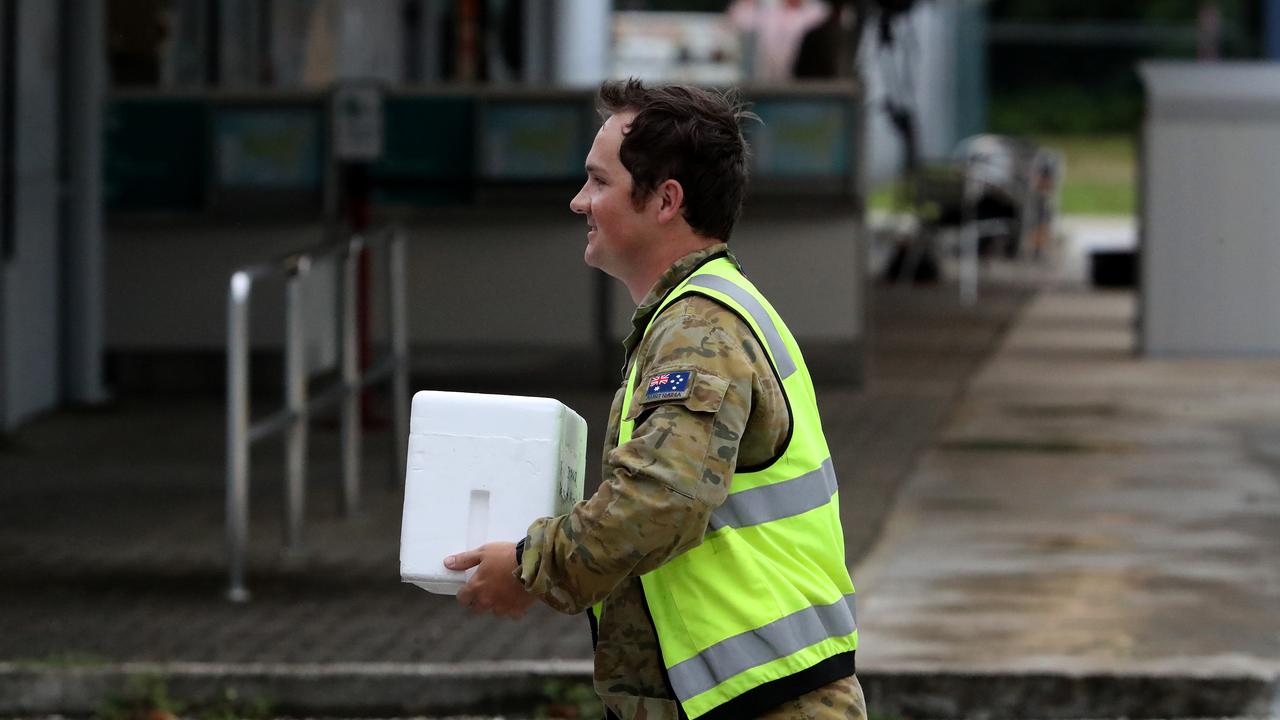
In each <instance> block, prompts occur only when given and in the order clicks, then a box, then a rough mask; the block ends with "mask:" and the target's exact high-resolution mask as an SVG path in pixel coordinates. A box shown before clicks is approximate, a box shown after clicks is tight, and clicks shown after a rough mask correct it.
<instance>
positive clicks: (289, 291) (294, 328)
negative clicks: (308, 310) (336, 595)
mask: <svg viewBox="0 0 1280 720" xmlns="http://www.w3.org/2000/svg"><path fill="white" fill-rule="evenodd" d="M310 270H311V259H310V258H308V257H306V256H305V255H304V256H302V257H299V258H298V259H297V265H296V266H295V267H294V269H293V273H292V274H290V276H289V279H288V281H287V286H286V289H285V333H286V339H285V373H284V384H285V410H286V411H287V412H288V413H289V418H290V419H289V426H288V428H289V429H288V432H287V435H286V437H285V467H286V474H285V553H286V555H289V556H292V557H299V556H301V555H302V554H303V546H302V522H303V518H304V516H305V515H306V500H307V498H306V493H307V487H306V482H307V479H306V478H307V424H308V419H309V415H308V412H307V371H306V357H305V352H306V337H305V334H304V333H305V328H306V318H305V308H304V300H303V297H302V292H303V283H305V282H306V280H307V277H308V275H309V274H310Z"/></svg>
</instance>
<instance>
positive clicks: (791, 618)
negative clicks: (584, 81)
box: [446, 80, 865, 720]
mask: <svg viewBox="0 0 1280 720" xmlns="http://www.w3.org/2000/svg"><path fill="white" fill-rule="evenodd" d="M600 102H601V106H602V111H604V112H606V113H608V117H607V119H606V120H605V122H604V125H603V126H602V127H601V128H600V131H599V133H597V135H596V138H595V142H594V144H593V145H592V147H591V151H590V153H589V154H588V155H587V161H586V170H587V180H586V183H585V184H584V185H583V187H582V190H581V191H579V193H578V194H577V196H576V197H574V198H573V201H572V202H571V203H570V208H571V209H572V210H573V211H574V212H576V213H578V214H580V215H583V216H585V218H586V221H587V245H586V250H585V259H586V262H587V264H588V265H590V266H592V267H596V268H599V269H601V270H603V271H604V272H606V273H608V274H609V275H611V276H613V277H615V278H617V279H618V280H620V281H621V282H622V283H623V284H625V285H626V286H627V289H628V290H629V291H630V293H631V297H632V299H633V300H634V301H635V302H636V303H637V305H638V307H637V309H636V312H635V316H634V319H633V323H634V330H633V332H632V333H631V335H630V337H628V338H627V340H626V343H625V347H626V351H627V362H626V368H625V371H624V382H623V386H622V388H620V389H619V391H618V394H617V396H616V397H615V398H614V402H613V409H612V411H611V413H610V424H609V430H608V434H607V437H606V439H605V455H604V473H603V480H602V483H601V486H600V489H599V490H598V491H597V492H596V493H595V495H593V496H592V497H591V498H589V499H587V500H585V501H583V502H581V503H579V504H578V505H576V506H575V507H574V508H573V510H572V511H571V512H570V513H569V514H568V515H564V516H561V517H555V518H541V519H539V520H537V521H535V522H534V523H533V524H532V525H531V526H530V527H529V534H528V536H527V537H526V538H525V539H524V540H522V541H521V542H520V543H519V544H516V545H513V544H511V543H490V544H487V545H484V546H482V547H480V548H477V549H475V550H472V551H470V552H466V553H461V554H459V555H456V556H452V557H450V558H448V559H446V565H447V566H449V567H450V568H453V569H455V570H462V569H468V568H472V567H475V568H476V571H475V573H474V574H473V576H472V578H471V579H470V580H469V581H468V583H467V585H466V586H464V587H463V589H462V590H461V591H460V592H459V593H458V601H459V602H461V603H463V604H465V605H467V606H468V607H471V608H472V609H473V610H476V611H480V612H493V613H495V614H499V615H506V616H519V615H521V614H523V613H524V611H525V610H526V609H527V608H528V607H529V605H530V604H532V602H533V601H534V600H535V599H541V600H542V601H544V602H546V603H547V604H548V605H550V606H551V607H553V608H555V609H557V610H559V611H561V612H565V613H576V612H582V611H584V610H589V613H588V617H589V618H590V619H591V626H592V631H593V638H592V639H593V641H594V644H595V687H596V691H597V692H598V693H599V695H600V697H601V699H602V700H603V701H604V703H605V705H606V706H607V707H608V709H609V713H610V715H609V716H610V717H617V718H628V719H630V718H683V717H688V718H751V717H761V718H769V719H770V720H784V719H785V720H793V719H795V720H798V719H799V718H806V719H808V718H821V719H825V718H863V717H864V716H865V706H864V703H863V699H862V691H861V688H860V687H859V686H858V682H857V679H856V677H855V676H854V674H853V673H854V662H853V656H854V650H855V649H856V647H857V628H856V624H855V620H854V615H853V612H852V599H853V584H852V583H851V582H850V581H849V575H848V572H847V570H846V568H845V565H844V541H843V534H842V532H841V529H840V521H839V512H838V507H837V504H836V503H837V501H836V495H835V491H836V485H835V477H834V474H833V472H832V470H831V464H830V455H829V452H828V451H827V447H826V442H825V440H824V438H823V436H822V429H821V425H820V421H819V419H818V414H817V407H816V405H815V403H814V398H813V387H812V384H811V383H810V381H809V376H808V372H807V370H806V369H805V367H804V361H803V358H802V357H801V356H800V353H799V350H798V348H797V347H796V345H795V340H794V339H793V338H792V337H791V334H790V333H789V332H788V331H787V330H786V327H785V325H783V324H782V322H781V321H780V320H779V319H778V318H777V316H776V313H774V312H773V311H772V309H771V308H769V306H768V302H767V301H766V300H765V299H764V298H763V297H762V296H761V295H760V294H759V292H758V291H757V290H756V289H755V288H754V287H753V286H752V285H751V284H750V282H748V281H747V280H746V278H745V277H744V276H743V275H742V274H741V271H740V270H739V268H738V264H737V261H736V260H735V259H734V257H733V255H732V254H731V253H730V252H729V249H728V247H727V246H726V244H725V242H724V241H725V240H727V239H728V238H729V235H730V232H731V231H732V229H733V225H734V222H735V221H736V219H737V217H738V214H739V211H740V209H741V205H742V198H743V194H744V192H745V186H746V173H747V148H746V144H745V142H744V140H743V137H742V132H741V129H740V127H739V122H740V120H742V119H743V118H744V117H748V115H747V114H746V113H743V112H741V111H739V109H738V108H737V107H736V106H735V104H733V103H732V102H730V101H728V100H727V99H726V98H724V97H721V96H718V95H714V94H712V93H708V92H705V91H702V90H698V89H695V88H688V87H665V88H645V87H644V86H643V85H642V84H641V83H640V82H639V81H635V80H632V81H628V82H625V83H622V82H617V83H605V84H604V85H603V86H602V87H601V89H600Z"/></svg>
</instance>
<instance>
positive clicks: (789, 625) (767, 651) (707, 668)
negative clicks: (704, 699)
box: [667, 594, 858, 702]
mask: <svg viewBox="0 0 1280 720" xmlns="http://www.w3.org/2000/svg"><path fill="white" fill-rule="evenodd" d="M857 629H858V624H857V620H856V614H855V610H854V596H853V595H852V594H850V595H845V596H844V597H843V598H841V599H840V600H837V601H835V602H834V603H832V604H830V605H819V606H816V607H810V608H805V609H804V610H800V611H799V612H795V613H792V614H790V615H788V616H786V617H784V618H781V619H779V620H775V621H773V622H771V623H769V624H768V625H765V626H764V627H761V628H756V629H755V630H748V631H747V632H744V633H741V634H739V635H734V636H733V637H731V638H727V639H725V640H721V641H720V642H718V643H716V644H715V645H712V646H711V647H709V648H707V649H706V650H703V651H702V652H700V653H698V654H697V655H694V656H693V657H691V658H689V659H688V660H685V661H683V662H681V663H678V664H676V666H675V667H672V668H670V669H668V670H667V674H668V675H669V676H670V677H671V687H672V688H673V689H674V690H675V691H676V696H677V697H679V698H680V701H681V702H684V701H686V700H688V699H690V698H692V697H695V696H697V695H701V694H702V693H704V692H706V691H708V690H710V689H711V688H713V687H715V686H717V685H719V684H720V683H722V682H724V681H725V680H728V679H729V678H731V677H733V676H734V675H737V674H738V673H740V672H743V671H744V670H750V669H751V668H753V667H757V666H759V665H763V664H765V663H767V662H769V661H771V660H777V659H778V658H782V657H786V656H788V655H791V654H794V653H797V652H799V651H801V650H803V649H805V648H807V647H809V646H810V645H813V644H815V643H819V642H822V641H823V640H826V639H827V638H833V637H842V636H845V635H848V634H850V633H852V632H853V631H854V630H857Z"/></svg>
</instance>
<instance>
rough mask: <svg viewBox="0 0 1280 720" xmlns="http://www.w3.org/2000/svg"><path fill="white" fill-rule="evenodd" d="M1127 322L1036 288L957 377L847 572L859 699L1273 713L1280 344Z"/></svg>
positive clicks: (947, 710)
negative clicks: (983, 356) (1272, 349)
mask: <svg viewBox="0 0 1280 720" xmlns="http://www.w3.org/2000/svg"><path fill="white" fill-rule="evenodd" d="M1133 328H1134V302H1133V297H1132V295H1131V294H1127V293H1098V292H1083V291H1079V290H1057V291H1047V292H1045V293H1042V294H1041V295H1040V296H1039V297H1037V298H1036V300H1034V301H1033V302H1032V304H1031V305H1030V306H1029V308H1028V309H1027V310H1025V311H1024V312H1023V313H1022V315H1021V317H1020V318H1019V320H1018V322H1017V323H1016V324H1015V326H1014V328H1013V329H1012V330H1011V332H1010V333H1009V334H1008V335H1007V336H1006V338H1005V340H1004V342H1003V344H1002V345H1001V347H1000V349H999V350H998V351H997V352H996V353H995V355H994V356H993V357H992V359H991V360H990V361H989V362H988V363H987V364H986V365H985V367H984V368H983V369H982V370H981V371H980V372H979V373H978V375H977V376H976V377H975V378H974V379H973V380H972V381H971V382H970V383H969V385H968V389H967V391H966V393H965V395H964V397H963V399H962V400H961V401H960V403H959V404H958V406H957V408H956V410H955V413H954V415H953V416H952V418H951V420H950V422H949V423H948V424H947V427H946V428H945V430H944V431H943V433H942V434H941V435H940V437H939V438H938V440H937V442H936V443H935V445H934V447H933V448H932V449H931V450H930V451H929V452H928V453H927V454H926V455H925V456H924V458H923V459H922V461H921V463H920V465H919V466H918V468H917V469H916V471H915V472H914V473H913V476H912V478H911V479H910V480H909V481H908V483H907V484H906V486H905V488H904V490H903V492H902V494H901V495H900V496H899V499H898V503H897V505H896V507H895V510H894V512H893V514H892V515H891V517H890V520H889V522H888V524H887V526H886V528H885V531H884V533H883V535H882V536H881V538H880V541H879V543H878V544H877V545H876V547H875V549H874V550H873V551H872V553H871V554H870V556H869V557H868V558H867V559H866V561H865V562H863V563H862V564H861V565H860V566H859V567H858V568H857V573H856V579H857V581H858V583H859V587H860V589H861V592H860V593H859V608H858V610H859V613H858V614H859V619H860V625H861V628H862V643H863V649H862V650H860V651H859V653H858V665H859V668H860V669H865V670H866V671H867V673H868V675H870V677H869V678H868V680H867V681H864V683H865V684H866V685H867V686H868V692H869V696H870V698H869V699H870V705H871V706H872V707H875V708H878V709H879V710H880V711H881V712H888V713H901V714H904V715H907V716H911V717H916V716H946V717H951V716H960V715H964V716H971V717H973V716H986V717H1004V716H1009V713H1012V712H1018V711H1021V712H1030V713H1035V714H1039V715H1052V716H1057V717H1063V716H1072V715H1075V716H1082V717H1187V716H1198V717H1205V716H1216V715H1228V714H1230V715H1247V716H1256V717H1277V716H1280V694H1278V688H1280V685H1277V677H1280V361H1274V360H1271V361H1260V360H1213V361H1210V360H1179V359H1170V360H1148V359H1138V358H1136V357H1135V356H1134V354H1133V338H1134V332H1133ZM905 677H915V678H917V680H918V683H919V684H918V686H917V687H918V690H917V691H916V692H909V691H906V689H905V688H904V687H903V684H902V679H903V678H905ZM948 688H950V689H948Z"/></svg>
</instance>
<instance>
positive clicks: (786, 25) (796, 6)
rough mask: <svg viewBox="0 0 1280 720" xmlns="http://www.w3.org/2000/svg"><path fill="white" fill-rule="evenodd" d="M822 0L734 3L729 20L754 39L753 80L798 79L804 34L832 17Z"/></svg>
mask: <svg viewBox="0 0 1280 720" xmlns="http://www.w3.org/2000/svg"><path fill="white" fill-rule="evenodd" d="M831 12H832V11H831V7H830V6H829V5H827V4H826V3H825V2H822V1H821V0H774V1H769V0H734V2H733V4H732V5H730V6H729V10H728V13H729V21H730V23H732V24H733V26H734V27H735V28H737V29H738V30H739V31H740V32H743V33H747V34H748V35H750V36H752V37H754V39H755V43H754V48H753V49H752V51H751V52H752V58H753V62H752V64H751V79H752V80H754V81H756V82H785V81H787V80H790V79H791V78H793V77H795V71H794V69H795V65H796V58H797V57H798V56H799V54H800V45H801V43H802V42H803V41H804V38H805V35H807V34H808V33H809V32H811V31H813V30H815V29H817V28H818V27H819V26H821V25H822V24H823V23H824V22H826V21H827V19H828V17H829V16H830V15H831Z"/></svg>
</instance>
